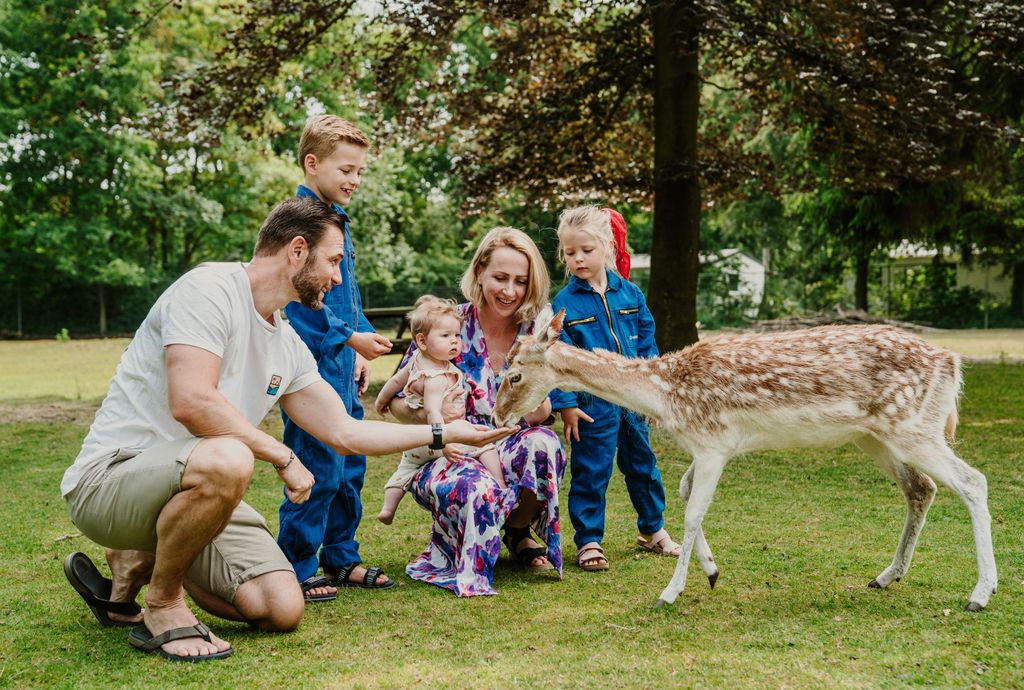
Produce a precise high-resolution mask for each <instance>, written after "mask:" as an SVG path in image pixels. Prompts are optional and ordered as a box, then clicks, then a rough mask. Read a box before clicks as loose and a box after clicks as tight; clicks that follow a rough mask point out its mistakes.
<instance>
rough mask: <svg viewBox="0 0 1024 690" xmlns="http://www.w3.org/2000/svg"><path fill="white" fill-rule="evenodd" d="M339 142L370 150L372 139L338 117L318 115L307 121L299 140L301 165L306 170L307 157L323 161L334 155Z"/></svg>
mask: <svg viewBox="0 0 1024 690" xmlns="http://www.w3.org/2000/svg"><path fill="white" fill-rule="evenodd" d="M339 142H345V143H349V144H355V145H356V146H359V147H362V148H364V149H368V148H370V139H369V138H368V137H367V136H366V135H365V134H363V133H362V131H360V129H359V128H358V127H356V126H355V125H354V124H352V123H351V122H349V121H348V120H343V119H342V118H340V117H338V116H337V115H317V116H315V117H311V118H309V119H308V120H307V121H306V127H305V129H303V130H302V138H301V139H299V165H300V166H302V168H303V170H305V168H306V156H308V155H309V154H311V153H312V154H313V155H314V156H316V157H317V160H322V159H324V158H327V157H329V156H330V155H331V154H332V153H334V147H335V146H337V145H338V143H339Z"/></svg>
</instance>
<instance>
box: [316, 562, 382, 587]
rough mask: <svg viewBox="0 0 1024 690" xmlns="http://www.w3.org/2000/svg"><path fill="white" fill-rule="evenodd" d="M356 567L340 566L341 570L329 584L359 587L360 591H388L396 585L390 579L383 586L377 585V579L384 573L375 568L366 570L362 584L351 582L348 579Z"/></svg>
mask: <svg viewBox="0 0 1024 690" xmlns="http://www.w3.org/2000/svg"><path fill="white" fill-rule="evenodd" d="M357 565H359V564H358V563H349V564H348V565H343V566H341V570H339V571H338V574H337V575H334V576H333V579H332V580H331V584H332V585H334V586H335V587H360V588H362V589H390V588H392V587H394V586H395V585H396V584H398V583H397V582H395V581H394V580H392V579H391V578H390V577H389V578H388V579H387V582H385V583H384V584H382V585H381V584H377V578H378V577H380V576H381V575H383V574H384V571H383V570H381V569H380V568H378V567H377V566H373V567H372V568H367V569H366V574H365V575H363V581H362V582H352V581H351V580H349V579H348V577H349V575H351V574H352V571H353V570H355V569H356V566H357Z"/></svg>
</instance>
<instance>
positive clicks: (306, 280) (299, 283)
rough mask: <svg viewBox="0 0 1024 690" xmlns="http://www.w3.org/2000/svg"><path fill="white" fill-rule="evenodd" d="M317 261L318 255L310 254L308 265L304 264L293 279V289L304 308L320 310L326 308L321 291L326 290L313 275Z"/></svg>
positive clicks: (307, 260)
mask: <svg viewBox="0 0 1024 690" xmlns="http://www.w3.org/2000/svg"><path fill="white" fill-rule="evenodd" d="M315 259H316V254H315V253H314V252H310V254H309V256H307V257H306V263H304V264H302V268H301V269H299V272H298V273H296V274H295V276H294V277H293V278H292V287H294V288H295V292H297V293H298V295H299V303H300V304H302V306H304V307H309V308H310V309H315V310H320V309H323V307H324V303H323V301H322V300H321V299H320V291H321V290H323V289H324V286H323V284H322V283H319V282H317V279H316V276H314V275H313V263H314V261H315Z"/></svg>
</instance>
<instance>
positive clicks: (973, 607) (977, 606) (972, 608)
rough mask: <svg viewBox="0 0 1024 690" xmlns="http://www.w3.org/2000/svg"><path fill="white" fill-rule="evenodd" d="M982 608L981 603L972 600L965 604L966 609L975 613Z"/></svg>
mask: <svg viewBox="0 0 1024 690" xmlns="http://www.w3.org/2000/svg"><path fill="white" fill-rule="evenodd" d="M984 608H985V607H984V606H983V605H981V604H979V603H978V602H976V601H972V602H970V603H969V604H967V609H966V610H967V611H970V612H971V613H977V612H978V611H981V610H982V609H984Z"/></svg>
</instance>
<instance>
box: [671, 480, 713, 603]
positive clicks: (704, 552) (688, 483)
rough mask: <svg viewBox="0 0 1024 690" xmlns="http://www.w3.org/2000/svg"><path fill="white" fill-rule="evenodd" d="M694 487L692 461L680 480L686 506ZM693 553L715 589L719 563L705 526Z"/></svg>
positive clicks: (681, 492)
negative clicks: (705, 535) (713, 552)
mask: <svg viewBox="0 0 1024 690" xmlns="http://www.w3.org/2000/svg"><path fill="white" fill-rule="evenodd" d="M692 488H693V463H690V466H689V467H688V468H687V470H686V473H685V474H683V478H682V479H680V480H679V498H681V499H682V500H683V505H684V506H685V505H686V504H687V503H688V502H689V501H690V490H691V489H692ZM693 553H694V555H695V556H697V562H698V563H700V567H701V569H702V570H703V571H704V574H705V575H706V576H707V578H708V583H709V584H710V585H711V589H714V588H715V583H716V582H718V565H717V564H716V563H715V557H714V555H713V554H712V553H711V547H710V546H708V542H707V539H705V538H704V528H703V526H702V527H701V528H700V529H698V530H697V539H696V541H694V543H693Z"/></svg>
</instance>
